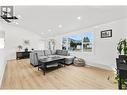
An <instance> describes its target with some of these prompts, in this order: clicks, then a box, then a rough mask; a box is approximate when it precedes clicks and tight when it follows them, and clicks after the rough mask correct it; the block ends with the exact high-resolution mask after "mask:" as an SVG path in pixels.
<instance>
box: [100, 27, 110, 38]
mask: <svg viewBox="0 0 127 95" xmlns="http://www.w3.org/2000/svg"><path fill="white" fill-rule="evenodd" d="M109 37H112V29H109V30H104V31H101V38H109Z"/></svg>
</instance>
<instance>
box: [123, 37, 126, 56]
mask: <svg viewBox="0 0 127 95" xmlns="http://www.w3.org/2000/svg"><path fill="white" fill-rule="evenodd" d="M123 52H124V55H127V41H126V39H124V40H123Z"/></svg>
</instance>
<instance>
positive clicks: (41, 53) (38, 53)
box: [30, 50, 75, 67]
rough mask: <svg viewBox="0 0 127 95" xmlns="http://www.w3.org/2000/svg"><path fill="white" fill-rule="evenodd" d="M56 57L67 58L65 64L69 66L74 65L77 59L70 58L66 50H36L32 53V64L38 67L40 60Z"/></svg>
mask: <svg viewBox="0 0 127 95" xmlns="http://www.w3.org/2000/svg"><path fill="white" fill-rule="evenodd" d="M54 56H59V57H62V58H65V64H67V65H69V64H72V63H73V61H74V58H75V56H70V54H69V52H68V51H66V50H34V51H32V52H31V53H30V63H31V64H32V65H33V66H35V67H36V66H38V64H39V63H38V62H39V61H38V60H39V59H43V58H47V57H54Z"/></svg>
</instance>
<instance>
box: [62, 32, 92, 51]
mask: <svg viewBox="0 0 127 95" xmlns="http://www.w3.org/2000/svg"><path fill="white" fill-rule="evenodd" d="M62 49H63V50H69V51H76V52H81V51H83V52H92V51H93V33H92V32H85V33H82V34H75V35H71V36H68V37H63V39H62Z"/></svg>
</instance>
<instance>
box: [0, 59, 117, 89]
mask: <svg viewBox="0 0 127 95" xmlns="http://www.w3.org/2000/svg"><path fill="white" fill-rule="evenodd" d="M108 78H109V80H108ZM1 89H117V86H116V84H114V73H113V72H112V71H108V70H103V69H99V68H95V67H89V66H86V67H75V66H73V65H70V66H65V67H61V68H58V69H55V70H51V71H49V72H47V73H46V75H45V76H44V75H43V72H42V71H38V69H37V68H35V67H33V66H31V65H30V63H29V59H23V60H11V61H8V63H7V65H6V69H5V73H4V78H3V82H2V87H1Z"/></svg>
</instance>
